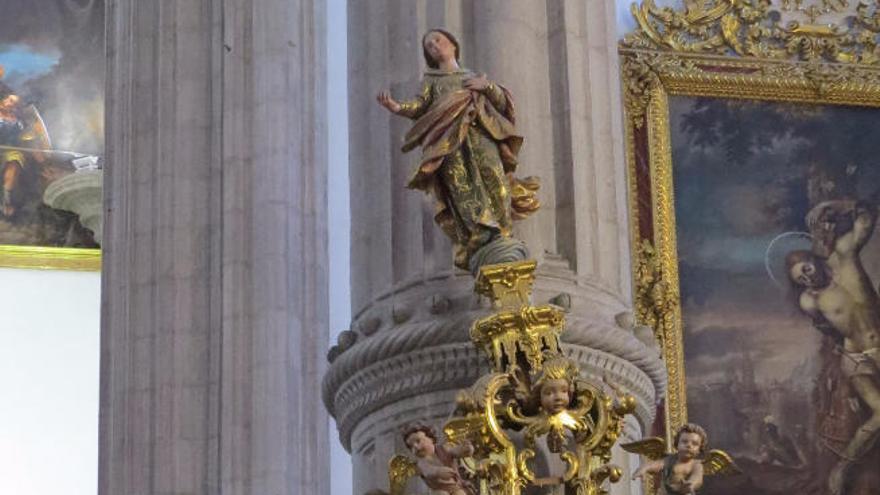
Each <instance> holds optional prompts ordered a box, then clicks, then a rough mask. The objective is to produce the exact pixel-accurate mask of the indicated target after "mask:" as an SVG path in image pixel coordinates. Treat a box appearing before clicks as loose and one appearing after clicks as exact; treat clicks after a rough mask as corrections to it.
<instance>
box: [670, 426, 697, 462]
mask: <svg viewBox="0 0 880 495" xmlns="http://www.w3.org/2000/svg"><path fill="white" fill-rule="evenodd" d="M702 443H703V439H702V438H701V437H700V435H698V434H696V433H691V432H688V431H686V432H684V433H682V434H681V435H680V436H679V437H678V445H676V446H675V448H676V450H678V456H679V457H681V458H684V459H692V458H694V457H696V456H697V454H699V453H700V446H701V445H702Z"/></svg>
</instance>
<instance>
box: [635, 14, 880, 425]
mask: <svg viewBox="0 0 880 495" xmlns="http://www.w3.org/2000/svg"><path fill="white" fill-rule="evenodd" d="M632 14H633V16H634V18H635V20H636V24H637V26H636V28H635V30H634V31H633V32H632V33H630V34H629V35H628V36H626V37H625V38H624V40H623V41H622V42H621V43H620V48H619V53H620V63H621V74H622V80H623V84H622V87H623V93H624V109H625V115H626V118H625V120H624V125H625V132H626V135H625V138H626V140H625V145H626V161H627V174H628V184H629V206H630V221H631V225H630V231H631V245H632V259H633V260H634V269H633V279H634V284H633V292H634V305H635V311H636V315H637V318H638V320H639V321H640V323H642V324H646V325H650V326H651V327H652V328H654V330H655V334H656V336H657V338H658V340H659V342H660V344H661V349H662V352H663V357H664V359H665V361H666V365H667V370H668V376H669V386H668V391H667V395H666V400H665V404H664V406H663V409H662V411H660V414H659V417H660V418H662V419H661V421H662V429H663V430H664V432H662V433H665V434H666V436H667V438H668V439H671V435H672V433H673V432H674V431H675V429H677V428H678V427H679V426H681V425H683V424H685V423H686V422H687V421H688V405H687V390H686V379H685V355H684V349H683V333H682V332H683V331H682V323H683V319H682V318H683V316H682V300H681V287H680V274H679V257H678V244H677V239H676V235H677V230H676V212H675V188H674V185H673V156H672V151H673V150H672V143H671V137H670V134H671V129H670V103H669V100H670V98H672V97H695V98H701V97H708V98H723V99H728V100H755V101H763V102H783V103H798V104H801V103H807V104H817V105H836V106H840V105H845V106H854V107H871V108H880V49H878V33H880V13H878V8H877V6H876V4H874V3H873V2H872V3H871V4H869V3H867V2H862V3H860V4H858V6H857V7H855V8H854V9H851V10H850V11H847V7H846V3H845V2H841V3H837V2H829V1H823V0H817V1H816V2H812V3H811V2H810V1H804V2H788V1H787V0H786V1H783V2H779V3H777V2H769V1H761V0H747V1H740V0H708V1H707V2H692V1H688V0H685V2H684V6H683V7H682V8H659V7H657V6H656V5H655V4H654V2H653V1H652V0H644V1H643V2H642V3H641V4H639V5H633V6H632ZM829 19H830V20H829ZM658 426H660V425H658ZM655 433H661V432H655ZM710 434H711V432H710Z"/></svg>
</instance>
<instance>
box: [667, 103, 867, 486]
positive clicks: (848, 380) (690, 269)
mask: <svg viewBox="0 0 880 495" xmlns="http://www.w3.org/2000/svg"><path fill="white" fill-rule="evenodd" d="M668 108H669V138H670V145H671V155H672V156H671V164H672V167H671V169H672V182H673V184H674V191H675V192H674V214H675V231H676V232H675V234H676V235H675V237H676V244H677V246H676V247H677V254H678V273H679V283H680V301H681V331H682V346H683V350H684V371H685V374H686V376H687V378H686V396H687V415H688V420H689V421H694V422H697V423H700V424H702V425H705V426H706V428H707V430H708V431H710V432H711V433H712V438H711V443H712V446H713V448H721V449H724V450H726V451H728V452H730V453H731V454H732V455H733V457H734V460H735V461H736V463H737V464H738V465H739V467H740V468H741V469H742V471H743V474H742V475H739V476H736V477H733V478H729V479H726V480H724V481H723V482H717V483H714V484H713V483H712V482H711V481H710V482H709V483H708V484H707V486H706V488H705V489H704V490H703V493H706V494H712V495H727V494H731V495H732V494H735V493H749V494H751V495H776V494H780V495H781V494H788V493H799V494H803V495H826V494H834V495H837V494H843V493H845V494H848V495H867V494H869V493H877V487H878V486H880V471H878V470H877V468H876V467H877V466H878V465H880V448H878V446H877V442H876V440H877V436H878V434H880V423H878V418H880V371H878V364H880V356H878V349H880V299H878V295H877V285H878V283H880V235H878V234H876V233H875V232H874V230H875V225H876V217H877V213H878V200H880V162H878V160H877V157H878V156H880V127H878V126H876V122H877V119H878V118H880V110H878V109H874V108H859V107H852V106H842V105H814V104H806V103H783V102H773V101H757V100H740V99H724V98H706V97H692V96H671V97H670V98H669V106H668Z"/></svg>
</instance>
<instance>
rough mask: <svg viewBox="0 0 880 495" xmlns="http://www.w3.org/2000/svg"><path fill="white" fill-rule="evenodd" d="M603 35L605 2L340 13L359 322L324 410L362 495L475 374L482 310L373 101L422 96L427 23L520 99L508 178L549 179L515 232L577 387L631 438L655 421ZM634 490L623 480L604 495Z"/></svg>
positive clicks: (613, 73)
mask: <svg viewBox="0 0 880 495" xmlns="http://www.w3.org/2000/svg"><path fill="white" fill-rule="evenodd" d="M614 26H615V8H614V2H613V1H612V0H587V1H583V0H549V1H547V2H535V1H533V0H415V1H414V0H377V1H370V2H362V1H350V2H349V29H348V31H349V34H348V40H349V55H348V60H349V104H350V116H351V118H350V132H349V136H350V138H349V139H350V149H351V161H350V167H351V184H352V196H351V208H352V224H353V225H352V258H351V259H352V267H351V268H352V271H351V273H352V314H353V315H354V320H353V321H352V326H351V329H350V331H348V332H344V333H343V335H342V336H341V338H340V340H339V342H338V345H337V346H336V347H335V348H334V349H332V350H331V353H330V358H331V359H332V365H331V368H330V370H329V372H328V375H327V377H326V379H325V382H324V385H325V386H324V394H325V395H324V400H325V402H326V403H327V406H328V409H329V410H330V411H331V413H332V414H333V415H334V417H336V419H337V424H338V426H339V429H340V438H341V440H342V443H343V445H345V447H346V448H348V449H350V450H351V452H352V456H353V462H354V477H355V486H357V487H358V494H357V495H360V492H361V491H362V490H367V489H369V488H377V487H380V488H381V487H384V486H385V484H386V483H387V474H386V472H385V470H386V467H387V464H386V463H387V460H388V458H389V457H390V456H391V455H392V454H393V453H395V452H403V451H404V446H403V444H402V441H401V439H400V438H399V435H398V432H399V429H400V427H401V426H403V425H404V424H405V423H407V422H410V421H413V420H425V421H429V422H434V423H435V424H437V425H439V424H441V423H443V421H444V420H446V419H447V418H448V416H449V414H450V413H451V411H452V403H453V402H452V401H453V398H454V396H455V391H456V389H458V388H461V387H465V386H469V385H470V384H471V383H472V382H473V380H474V379H476V378H477V377H478V376H479V375H480V374H482V373H483V372H485V367H484V365H483V364H484V363H483V358H482V357H481V356H480V355H479V354H478V353H477V351H476V350H475V349H474V348H473V346H472V345H471V344H470V342H469V339H468V335H467V332H468V328H469V326H470V323H471V322H472V321H473V320H474V319H475V318H477V317H479V316H482V315H485V314H486V313H487V311H488V307H487V305H486V303H485V301H480V300H479V299H478V298H476V297H475V296H474V295H473V282H472V279H471V277H470V275H469V274H466V273H464V272H463V271H458V270H455V269H454V268H453V266H452V255H451V249H450V246H449V243H448V241H447V240H446V239H445V238H444V236H443V234H442V233H441V232H440V230H439V229H438V228H437V226H436V225H434V223H433V221H432V205H431V203H430V199H429V198H427V197H425V196H424V195H422V194H419V193H416V192H414V191H411V190H407V189H406V188H405V184H406V178H407V177H408V174H409V173H410V171H411V170H412V169H413V167H414V166H415V164H416V161H417V159H418V156H417V155H418V153H416V152H413V153H411V154H409V155H403V154H402V153H401V152H400V149H399V148H400V143H401V140H402V136H403V134H404V133H405V132H406V130H407V129H408V127H409V125H410V123H409V122H408V121H407V120H406V119H403V118H400V117H395V116H393V115H390V114H389V113H388V112H387V111H385V110H384V109H383V108H381V107H379V106H378V105H377V104H376V102H375V93H376V92H377V91H379V90H380V89H382V88H390V89H391V91H392V94H393V95H394V96H396V97H398V98H405V97H408V96H410V95H413V94H415V92H416V91H417V89H418V81H419V79H420V78H421V73H422V71H423V69H424V62H423V60H422V47H421V36H422V35H423V34H424V33H425V32H426V31H427V30H428V29H429V28H431V27H445V28H447V29H448V30H451V31H452V32H453V33H454V34H456V35H457V36H458V38H459V40H460V41H461V44H462V65H463V66H465V67H467V68H471V69H474V70H477V71H480V72H485V73H486V74H487V75H488V77H489V78H490V79H493V80H495V81H497V82H499V83H501V84H504V85H505V86H507V87H508V88H509V89H510V90H511V91H512V93H513V95H514V98H515V100H516V107H517V127H518V130H519V131H520V133H521V134H523V135H524V136H525V144H524V147H523V150H522V152H521V154H520V163H521V168H520V171H519V174H520V175H523V176H526V175H538V176H540V177H541V180H542V188H541V191H539V197H540V199H541V201H542V203H543V208H542V210H541V211H539V212H538V213H537V215H534V216H533V217H532V218H530V219H527V220H525V221H523V222H521V223H520V224H519V225H518V227H517V230H516V233H517V236H518V237H520V238H521V239H523V240H524V241H526V242H527V244H528V246H529V248H530V250H531V252H532V257H533V258H535V259H537V260H538V261H539V268H538V273H537V280H536V282H535V290H534V299H535V302H536V303H538V304H541V303H546V302H547V301H550V300H552V301H553V302H554V303H556V304H559V305H561V306H564V307H565V308H566V309H567V311H568V314H567V315H566V319H567V321H568V327H567V331H566V333H565V334H564V335H563V340H564V341H565V342H566V346H565V349H566V351H567V352H568V353H569V355H570V356H572V357H573V358H575V359H576V360H577V361H578V362H579V363H580V365H581V367H582V369H584V372H585V373H586V374H587V375H590V376H592V377H593V378H597V379H600V378H601V377H603V376H607V377H609V378H610V379H612V380H614V381H615V382H616V383H618V384H619V385H620V386H621V387H623V388H624V389H625V390H628V391H629V392H631V393H633V394H634V395H635V396H636V398H637V400H638V402H639V407H638V411H637V420H634V421H631V422H629V423H628V425H627V428H626V432H625V436H626V438H630V439H634V438H638V437H640V436H641V434H642V431H644V429H645V428H646V427H647V425H650V424H651V421H652V419H653V415H654V410H655V403H656V401H657V400H658V399H659V397H661V396H662V394H663V393H664V392H665V387H666V375H665V369H664V366H663V363H662V361H661V360H660V358H659V353H658V350H657V348H656V346H655V345H654V343H652V342H642V341H640V340H639V339H638V338H636V336H635V335H633V333H632V331H631V328H630V327H631V325H627V324H624V325H622V326H621V325H618V324H617V323H616V318H615V317H616V316H617V315H619V314H621V313H624V312H626V311H628V309H629V308H630V299H631V295H630V290H631V288H630V285H631V284H630V271H629V270H630V265H629V258H630V254H629V245H628V241H627V239H628V233H627V225H628V220H627V212H626V183H625V166H624V149H623V144H622V136H623V127H622V106H621V98H620V87H619V71H618V62H617V39H616V32H615V29H614ZM625 320H626V318H620V321H622V322H624V321H625ZM618 457H620V459H618V461H619V462H620V463H621V465H623V466H624V467H627V466H628V462H627V459H626V458H625V457H623V456H618ZM633 490H638V488H637V487H635V486H629V484H628V483H626V482H623V483H622V484H619V485H617V488H615V489H614V492H615V493H629V492H630V491H633Z"/></svg>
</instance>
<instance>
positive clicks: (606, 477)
mask: <svg viewBox="0 0 880 495" xmlns="http://www.w3.org/2000/svg"><path fill="white" fill-rule="evenodd" d="M533 282H534V262H528V261H527V262H519V263H513V264H503V265H489V266H484V267H482V268H481V271H480V274H479V276H478V278H477V281H476V284H475V285H476V290H477V291H478V292H480V293H481V294H485V295H486V296H488V297H490V298H492V299H493V301H494V302H495V303H496V305H495V307H496V308H500V311H498V312H496V313H494V314H492V315H490V316H488V317H486V318H483V319H480V320H477V321H476V322H475V323H474V324H473V327H472V329H471V339H472V341H473V343H474V345H475V346H477V347H478V348H479V349H481V350H482V351H483V352H484V353H485V354H486V357H487V358H488V359H489V362H490V363H491V365H492V371H491V372H490V373H488V374H486V375H484V376H483V377H481V378H480V379H478V380H477V381H476V383H474V385H473V386H471V387H470V388H467V389H465V390H462V391H461V392H459V394H458V398H457V400H456V410H455V414H454V416H453V418H452V419H450V420H449V421H447V422H446V424H445V426H444V428H443V431H444V433H445V435H446V438H447V440H448V442H449V445H451V446H453V447H451V448H446V447H440V448H439V452H441V455H440V456H439V457H438V456H437V455H434V456H433V457H431V456H429V455H427V454H425V451H427V450H430V449H428V448H425V449H423V448H422V447H423V445H422V444H423V442H427V443H430V444H431V445H429V447H433V446H434V443H433V441H431V440H432V439H431V438H422V437H424V436H426V434H422V433H419V430H418V429H410V430H407V431H408V432H410V434H411V435H412V436H408V437H407V445H408V446H409V447H410V448H411V450H412V452H413V453H414V454H415V455H416V457H417V458H418V460H416V461H408V460H406V458H405V457H402V456H397V457H395V458H394V459H393V460H392V463H391V465H390V466H389V478H390V481H391V485H392V487H402V486H403V484H404V483H405V480H403V481H401V479H402V477H407V476H413V475H415V474H419V475H420V476H421V478H422V479H423V480H424V481H425V483H426V484H427V485H428V486H430V487H432V488H435V489H439V490H441V491H445V493H448V494H450V495H461V494H465V495H470V494H474V493H479V494H480V495H519V494H520V493H522V491H523V490H524V489H525V488H527V487H530V486H551V485H564V486H566V487H567V490H571V493H575V494H578V495H601V494H607V493H608V492H607V490H606V488H605V485H606V483H607V482H609V481H610V482H615V481H617V480H619V479H620V477H621V476H622V471H621V469H620V468H619V467H617V466H614V465H612V464H609V462H610V460H611V448H612V447H613V445H614V444H615V443H616V441H617V439H618V437H619V436H620V434H621V432H622V429H623V420H624V417H625V416H626V415H627V414H630V413H631V412H632V411H633V410H634V409H635V399H634V398H633V397H632V396H629V395H627V394H623V393H621V392H619V391H618V390H617V389H616V388H615V387H613V386H611V387H607V388H606V387H603V386H602V385H601V384H596V383H593V382H591V381H589V380H587V379H585V378H584V377H582V376H581V372H580V370H579V369H578V367H577V365H576V364H575V362H574V361H572V360H571V359H569V358H567V357H565V356H564V355H563V354H562V351H561V349H560V347H559V335H560V333H561V332H562V329H563V325H564V319H563V316H562V312H561V311H560V310H559V309H558V308H556V307H554V306H540V307H535V306H532V305H531V304H530V298H531V287H532V283H533ZM608 389H610V390H608ZM427 436H430V435H427ZM516 438H520V439H521V442H518V441H515V439H516ZM542 445H545V446H546V449H547V451H548V452H549V455H555V456H558V458H559V459H560V461H561V463H562V464H563V465H564V466H565V469H564V471H563V472H558V473H554V472H544V471H541V470H539V469H536V467H535V466H536V464H535V463H534V462H533V460H534V458H535V457H536V455H537V454H538V451H539V450H541V449H542ZM462 446H464V447H462ZM447 451H448V452H450V453H451V454H455V453H458V454H461V455H462V456H463V457H467V459H465V460H463V461H462V462H461V463H459V464H455V462H454V461H453V460H452V457H455V456H454V455H449V456H446V457H444V455H445V454H442V453H443V452H447ZM434 458H437V459H439V460H433V459H434ZM444 459H445V460H444ZM429 461H430V462H429ZM431 463H433V464H437V463H440V464H442V465H443V466H445V467H443V468H442V469H441V468H437V469H434V468H433V467H432V464H431ZM466 466H467V469H464V468H465V467H466ZM453 467H454V468H455V469H452V468H453ZM432 469H433V470H432ZM450 469H451V470H450ZM439 472H442V473H445V475H446V477H445V478H443V480H445V483H446V484H445V485H443V483H444V481H443V480H440V479H435V478H432V476H434V475H435V474H437V473H439ZM462 473H464V474H462ZM465 474H466V475H467V476H465ZM466 478H469V479H466ZM397 489H398V490H400V489H402V488H397ZM397 493H400V492H399V491H398V492H397ZM566 493H569V492H568V491H566Z"/></svg>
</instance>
